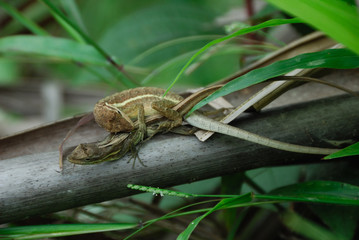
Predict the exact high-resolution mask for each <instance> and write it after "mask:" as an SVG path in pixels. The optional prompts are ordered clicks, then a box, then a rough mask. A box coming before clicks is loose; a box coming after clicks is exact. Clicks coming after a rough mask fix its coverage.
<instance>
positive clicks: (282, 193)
mask: <svg viewBox="0 0 359 240" xmlns="http://www.w3.org/2000/svg"><path fill="white" fill-rule="evenodd" d="M254 197H255V198H256V199H271V200H279V201H280V200H282V201H300V202H312V203H331V204H340V205H354V206H359V200H358V199H359V187H358V186H354V185H351V184H347V183H342V182H333V181H310V182H304V183H298V184H293V185H289V186H285V187H282V188H278V189H276V190H274V191H272V192H270V193H269V194H266V195H261V194H258V195H257V194H255V196H254Z"/></svg>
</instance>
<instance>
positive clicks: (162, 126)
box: [68, 85, 338, 164]
mask: <svg viewBox="0 0 359 240" xmlns="http://www.w3.org/2000/svg"><path fill="white" fill-rule="evenodd" d="M220 87H221V86H220V85H218V86H212V87H209V88H206V89H203V90H201V91H199V92H197V93H194V94H192V95H190V96H189V97H187V98H186V99H184V100H182V101H180V102H179V103H178V104H177V105H175V106H174V107H173V108H171V107H170V106H171V105H173V103H174V102H175V101H176V100H175V101H173V102H172V103H171V104H168V101H167V100H166V101H165V104H164V106H165V107H164V108H163V107H162V101H161V96H162V94H163V93H164V90H162V91H160V90H159V89H157V88H141V91H137V93H138V94H139V93H142V94H143V95H144V97H143V98H142V97H141V96H139V95H132V98H134V99H132V98H131V97H130V98H129V97H128V95H129V92H132V91H136V89H131V90H132V91H131V90H128V92H126V94H124V95H125V96H126V100H125V103H126V104H122V103H121V104H117V103H116V101H114V99H117V100H119V99H120V98H118V95H121V93H118V94H114V95H112V96H110V97H108V98H105V99H103V100H100V101H99V103H98V104H99V105H96V106H95V108H98V109H97V110H96V111H97V112H98V113H96V114H97V115H99V113H100V115H101V114H102V113H101V111H104V112H105V113H104V114H103V116H105V115H106V114H107V116H111V118H110V119H111V121H108V119H106V118H105V117H103V116H101V117H97V120H98V121H99V120H100V122H98V123H99V125H100V126H106V127H107V128H108V130H109V131H111V127H112V126H113V127H116V126H114V124H113V122H114V121H115V120H117V121H118V122H124V123H125V124H127V128H121V130H127V131H132V133H131V137H129V139H130V140H128V139H126V141H125V142H124V144H125V145H129V143H131V144H130V145H136V144H137V143H139V142H141V141H142V140H143V137H144V136H145V134H146V132H147V135H149V136H148V138H150V137H151V136H152V135H154V134H156V133H157V132H161V131H168V130H170V129H172V128H174V127H177V126H180V125H181V123H182V118H183V116H185V114H186V113H187V112H188V111H189V110H190V109H191V108H192V107H193V106H194V105H195V104H197V103H198V102H199V101H201V100H202V99H204V98H205V97H207V96H208V95H210V94H211V93H213V92H214V91H215V90H217V89H219V88H220ZM154 92H156V94H157V97H156V96H153V95H154V94H153V93H154ZM150 95H152V96H151V98H149V96H150ZM106 99H107V100H106ZM121 99H122V98H121ZM150 99H151V100H150ZM172 99H180V97H176V98H172ZM141 100H145V105H146V106H147V108H145V107H144V106H141V104H142V103H141ZM166 102H167V103H166ZM130 103H131V104H130ZM128 104H130V105H128ZM124 106H125V108H123V107H124ZM129 106H130V107H129ZM149 106H151V107H149ZM102 108H104V109H102ZM127 108H130V109H127ZM142 108H143V109H149V110H148V112H150V113H149V114H147V116H148V117H147V118H146V119H144V116H145V115H146V110H141V109H142ZM133 109H136V110H133ZM153 110H156V111H157V113H156V111H153ZM136 111H137V113H136ZM129 113H131V114H129ZM164 113H165V114H164ZM173 113H174V114H173ZM96 114H95V119H96ZM116 114H117V115H119V116H116ZM136 114H137V118H138V120H137V122H135V121H134V120H132V119H131V117H133V116H135V117H136ZM163 115H165V117H164V116H163ZM130 116H131V117H130ZM178 118H180V119H178ZM130 120H131V122H130ZM102 121H103V122H102ZM188 121H189V122H190V124H191V125H194V126H197V127H198V128H202V129H205V130H211V131H215V132H220V133H223V134H226V135H231V136H234V137H237V138H241V139H244V140H248V141H251V142H255V143H258V144H262V145H265V146H269V147H273V148H277V149H281V150H286V151H293V152H300V153H310V154H321V155H324V154H330V153H333V152H335V151H337V150H338V149H326V148H315V147H306V146H299V145H294V144H289V143H283V142H279V141H275V140H271V139H268V138H265V137H262V136H259V135H256V134H253V133H249V132H246V131H244V130H241V129H238V128H235V127H231V126H228V125H225V124H221V123H219V122H217V121H214V120H212V119H208V118H205V117H203V116H201V117H200V118H199V117H198V114H193V116H190V117H189V118H188ZM109 122H110V124H108V123H109ZM115 125H116V124H115ZM141 126H142V127H141ZM146 126H149V129H147V130H148V131H146ZM117 129H118V128H116V131H117ZM133 132H135V133H133ZM109 145H111V142H109ZM116 146H120V147H119V149H120V150H118V151H117V152H116V153H115V154H110V155H109V154H108V153H107V152H106V151H104V154H103V156H102V160H101V159H100V158H101V157H100V158H99V157H98V156H96V158H95V159H94V161H92V156H89V155H86V156H84V157H85V158H84V159H82V160H81V159H80V160H79V159H77V160H76V162H75V161H73V159H71V155H70V156H69V158H68V160H69V161H70V162H74V163H77V164H91V163H98V162H103V161H109V160H114V159H118V158H119V157H122V156H123V154H124V152H125V151H128V150H129V149H130V147H122V145H121V144H119V143H116ZM91 147H95V148H96V147H99V148H101V146H91ZM95 152H96V151H95Z"/></svg>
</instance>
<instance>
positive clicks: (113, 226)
mask: <svg viewBox="0 0 359 240" xmlns="http://www.w3.org/2000/svg"><path fill="white" fill-rule="evenodd" d="M137 226H138V224H134V223H102V224H53V225H34V226H22V227H9V228H2V229H0V239H39V238H41V239H43V238H52V237H60V236H70V235H71V236H72V235H79V234H86V233H96V232H105V231H118V230H125V229H132V228H135V227H137Z"/></svg>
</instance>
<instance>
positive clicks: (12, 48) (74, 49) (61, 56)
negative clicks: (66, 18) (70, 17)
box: [0, 35, 110, 67]
mask: <svg viewBox="0 0 359 240" xmlns="http://www.w3.org/2000/svg"><path fill="white" fill-rule="evenodd" d="M0 52H1V53H3V54H9V53H11V54H20V55H21V54H27V55H35V56H42V57H48V58H52V59H54V60H62V61H71V62H72V61H77V62H80V63H83V64H93V65H99V66H106V67H107V66H109V65H110V64H109V63H108V61H107V60H106V59H105V58H104V57H103V56H102V55H101V54H99V53H98V52H97V51H96V49H95V48H93V47H92V46H91V45H88V44H83V43H78V42H75V41H73V40H70V39H65V38H56V37H50V36H30V35H18V36H10V37H5V38H1V39H0Z"/></svg>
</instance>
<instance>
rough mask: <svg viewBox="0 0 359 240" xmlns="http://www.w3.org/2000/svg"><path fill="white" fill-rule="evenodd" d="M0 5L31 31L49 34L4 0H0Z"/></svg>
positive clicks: (41, 34) (40, 34)
mask: <svg viewBox="0 0 359 240" xmlns="http://www.w3.org/2000/svg"><path fill="white" fill-rule="evenodd" d="M0 7H1V8H3V9H4V10H5V11H6V12H7V13H8V14H9V15H11V16H12V17H13V18H14V19H16V20H17V21H19V22H20V23H21V24H23V25H24V26H25V27H26V28H27V29H29V30H30V31H31V32H32V33H34V34H36V35H39V36H47V35H49V34H48V33H47V32H46V31H45V30H44V29H42V28H41V27H40V26H38V25H37V24H36V23H35V22H33V21H32V20H30V19H28V18H27V17H25V16H24V15H23V14H21V12H19V11H18V10H17V9H15V8H14V7H12V6H11V5H10V4H7V3H6V2H5V1H0Z"/></svg>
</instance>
